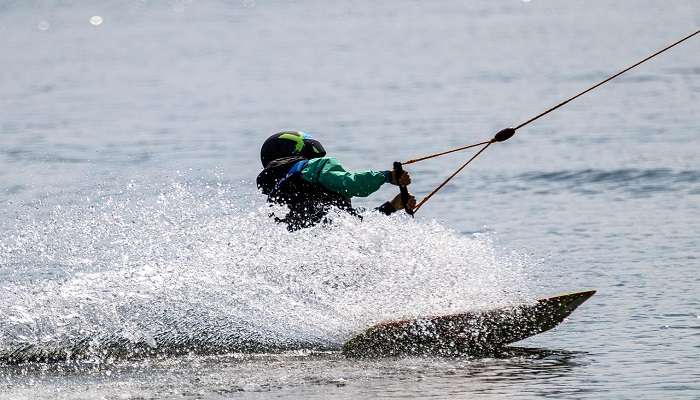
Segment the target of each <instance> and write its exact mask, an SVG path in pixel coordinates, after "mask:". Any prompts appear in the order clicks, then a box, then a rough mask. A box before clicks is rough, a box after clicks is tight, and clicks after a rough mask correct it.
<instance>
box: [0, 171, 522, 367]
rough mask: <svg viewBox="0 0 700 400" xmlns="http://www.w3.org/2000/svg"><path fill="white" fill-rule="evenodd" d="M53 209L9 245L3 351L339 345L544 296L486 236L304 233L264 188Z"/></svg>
mask: <svg viewBox="0 0 700 400" xmlns="http://www.w3.org/2000/svg"><path fill="white" fill-rule="evenodd" d="M158 189H159V190H156V191H155V192H157V193H154V190H153V188H152V187H151V188H148V187H146V186H145V185H144V186H141V185H137V184H134V183H132V184H130V185H129V187H128V188H127V189H125V191H124V192H123V193H117V194H111V195H108V194H103V193H95V196H93V198H91V199H85V200H84V201H83V202H81V203H79V204H73V205H70V206H57V205H53V206H39V207H37V208H36V209H34V210H32V211H31V212H29V213H28V214H24V215H22V216H19V217H17V219H16V222H15V224H14V225H13V226H9V227H7V228H6V234H5V235H4V236H3V237H2V238H1V239H0V275H1V276H2V278H3V279H2V283H1V284H0V285H1V289H2V292H3V297H4V298H3V302H2V303H0V315H3V316H4V319H3V320H2V321H1V322H0V357H1V358H3V359H4V360H5V361H6V362H7V361H10V362H22V361H28V360H48V359H63V358H67V357H79V358H86V357H87V358H93V359H96V360H98V361H99V360H104V359H106V358H112V357H133V356H138V355H140V354H142V353H166V354H169V353H183V352H202V353H219V352H226V351H256V352H257V351H276V350H288V349H300V348H315V349H337V348H339V347H340V346H341V345H342V343H343V342H344V341H345V340H347V339H348V338H349V337H350V336H351V335H352V334H353V333H355V332H357V331H360V330H362V329H364V328H366V327H367V326H369V325H370V324H373V323H375V322H377V321H380V320H383V319H392V318H399V317H410V316H418V315H430V314H440V313H447V312H457V311H464V310H468V309H475V308H487V307H495V306H499V305H508V304H515V303H521V302H524V301H527V300H529V299H531V298H532V296H531V295H530V293H529V287H528V279H527V270H526V267H527V260H526V258H524V257H523V256H521V255H517V254H501V253H503V252H500V251H498V250H497V249H496V247H495V246H494V244H493V243H492V238H490V237H488V236H486V235H473V236H465V235H463V234H459V233H456V232H454V231H452V230H450V229H449V228H447V227H445V226H443V225H440V224H439V223H437V222H434V221H433V222H426V221H421V220H420V219H417V220H413V219H410V218H407V217H406V216H405V215H395V216H392V217H389V218H387V217H385V216H382V215H378V214H374V213H368V214H367V215H366V216H365V218H364V220H362V221H360V220H358V219H357V218H354V217H352V216H348V215H340V214H336V215H333V220H334V222H333V224H332V225H326V226H316V227H313V228H311V229H307V230H303V231H300V232H295V233H290V232H288V231H287V230H286V229H285V227H284V226H281V225H278V224H276V223H275V222H273V221H272V220H271V219H270V218H268V214H269V212H270V208H269V207H267V206H266V205H265V204H264V203H263V201H262V196H260V195H258V194H257V193H255V192H254V190H253V189H252V187H251V186H250V185H245V184H237V185H228V184H223V183H220V182H218V183H201V182H195V183H191V182H190V183H187V182H186V179H179V180H178V181H177V182H172V183H171V184H169V185H167V186H163V187H160V188H158Z"/></svg>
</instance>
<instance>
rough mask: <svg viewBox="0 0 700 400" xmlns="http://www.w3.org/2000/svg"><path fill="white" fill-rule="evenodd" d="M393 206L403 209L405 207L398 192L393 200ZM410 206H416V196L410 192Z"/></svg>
mask: <svg viewBox="0 0 700 400" xmlns="http://www.w3.org/2000/svg"><path fill="white" fill-rule="evenodd" d="M391 206H392V207H394V209H395V210H397V211H398V210H403V209H404V204H403V202H402V201H401V195H400V194H397V195H396V197H394V199H393V200H391ZM408 208H409V209H411V210H413V209H414V208H416V198H415V197H413V195H412V194H410V193H409V194H408Z"/></svg>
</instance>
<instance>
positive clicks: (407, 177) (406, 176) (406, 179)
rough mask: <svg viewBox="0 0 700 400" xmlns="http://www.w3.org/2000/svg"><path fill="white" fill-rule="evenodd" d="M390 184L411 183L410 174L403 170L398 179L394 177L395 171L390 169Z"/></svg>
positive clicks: (406, 184)
mask: <svg viewBox="0 0 700 400" xmlns="http://www.w3.org/2000/svg"><path fill="white" fill-rule="evenodd" d="M391 184H392V185H396V186H408V185H410V184H411V175H409V174H408V172H406V171H403V174H402V175H401V177H399V179H398V180H397V179H396V171H391Z"/></svg>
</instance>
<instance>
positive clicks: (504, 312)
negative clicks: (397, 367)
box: [343, 290, 596, 357]
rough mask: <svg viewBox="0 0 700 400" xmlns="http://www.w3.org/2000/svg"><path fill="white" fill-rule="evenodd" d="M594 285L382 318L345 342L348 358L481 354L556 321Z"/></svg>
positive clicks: (581, 301) (552, 326) (584, 296)
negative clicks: (497, 304)
mask: <svg viewBox="0 0 700 400" xmlns="http://www.w3.org/2000/svg"><path fill="white" fill-rule="evenodd" d="M595 292H596V291H595V290H590V291H584V292H576V293H570V294H565V295H561V296H556V297H549V298H545V299H540V300H537V302H534V303H532V304H524V305H518V306H512V307H504V308H497V309H493V310H488V311H479V312H467V313H460V314H450V315H441V316H434V317H421V318H415V319H405V320H397V321H384V322H380V323H379V324H377V325H374V326H372V327H370V328H368V329H367V330H365V331H364V332H362V333H360V334H358V335H356V336H354V337H353V338H351V339H350V340H348V341H347V342H346V343H345V344H344V345H343V354H344V355H346V356H348V357H386V356H397V355H426V354H429V355H438V356H449V355H479V354H488V353H491V352H494V351H497V350H498V349H500V348H503V347H504V346H506V345H507V344H509V343H514V342H518V341H520V340H523V339H525V338H528V337H530V336H533V335H537V334H538V333H542V332H545V331H548V330H550V329H552V328H554V327H555V326H557V325H559V324H560V323H561V322H562V321H564V319H565V318H566V317H568V316H569V315H570V314H571V313H572V312H573V311H574V310H575V309H576V308H577V307H578V306H580V305H581V304H583V302H585V301H586V300H588V299H589V298H590V297H591V296H593V295H594V294H595Z"/></svg>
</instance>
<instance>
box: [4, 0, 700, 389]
mask: <svg viewBox="0 0 700 400" xmlns="http://www.w3.org/2000/svg"><path fill="white" fill-rule="evenodd" d="M93 16H100V17H101V18H100V19H97V18H92V19H91V17H93ZM698 27H700V4H699V3H698V2H697V1H670V2H657V1H614V2H613V1H587V2H585V3H584V2H557V1H538V0H535V1H531V2H522V1H499V2H489V1H480V2H469V3H468V4H463V2H458V1H439V2H425V3H424V2H390V1H387V2H379V3H378V2H354V1H353V2H343V3H342V4H341V3H340V2H336V3H333V4H329V3H328V2H312V1H309V2H301V3H289V2H254V1H210V2H199V1H168V2H147V1H125V2H111V3H107V2H104V3H101V2H90V3H87V2H77V1H75V2H74V1H63V2H58V1H56V2H53V1H37V2H19V1H17V2H15V1H8V2H3V3H2V4H1V5H0V43H1V44H2V48H3V51H2V53H1V55H0V57H1V59H2V68H1V69H0V82H1V83H0V110H2V112H1V114H0V115H1V116H0V124H1V125H0V202H1V203H2V208H0V228H2V237H0V295H2V297H3V304H2V305H1V306H0V311H1V312H2V315H3V318H2V321H0V355H3V356H6V355H7V354H8V352H11V351H16V350H17V349H22V348H24V349H28V350H26V352H25V353H22V354H31V352H32V351H35V350H34V349H40V348H48V347H51V346H53V347H54V348H58V349H59V350H60V351H68V350H70V349H72V348H71V347H70V343H75V341H76V340H78V341H79V340H88V341H91V342H90V343H91V349H92V350H93V351H94V352H95V354H94V357H92V358H91V359H89V360H87V361H83V362H78V363H59V364H51V365H49V364H31V363H30V364H25V365H20V366H11V365H7V364H3V365H0V398H8V399H9V398H83V397H87V398H123V397H126V398H137V397H143V398H154V397H168V396H172V397H184V398H225V397H244V398H245V397H250V398H257V397H268V396H276V397H281V398H300V397H305V398H312V397H317V398H324V397H330V396H333V397H339V398H357V397H367V398H370V397H427V396H434V397H448V396H454V397H463V398H471V397H478V396H482V397H484V398H502V397H506V396H508V397H511V398H530V397H537V396H544V397H553V398H591V399H594V398H686V399H695V398H700V384H699V383H698V382H700V295H699V294H698V290H699V289H700V273H698V265H699V263H700V261H699V260H700V251H699V250H698V248H699V247H700V228H699V226H700V225H699V222H700V157H698V152H699V151H700V136H698V134H699V133H700V122H699V121H698V115H700V56H699V54H700V40H699V39H694V40H693V41H690V42H687V43H686V44H683V45H682V46H680V47H678V48H676V49H674V50H672V51H671V52H669V53H667V54H665V55H664V56H662V57H661V58H659V59H656V60H654V61H652V62H650V63H649V64H646V65H644V66H642V67H641V68H639V69H638V70H635V71H633V72H632V73H630V74H628V75H626V76H624V77H622V78H621V79H619V80H617V81H615V82H614V83H611V84H609V85H606V86H604V87H602V88H600V89H598V90H597V91H595V92H593V93H590V94H588V95H586V96H585V97H583V98H581V99H578V100H576V101H575V102H573V103H571V104H570V105H568V106H567V107H566V108H564V109H562V110H560V111H557V112H556V113H554V114H551V115H550V116H547V117H546V118H544V119H542V120H540V121H537V122H536V123H534V124H532V125H530V126H528V127H527V128H525V129H523V130H522V131H521V132H520V133H519V134H518V135H517V136H516V137H514V138H513V139H511V140H510V141H508V142H506V143H504V144H499V145H497V146H493V148H490V149H489V150H488V151H487V152H486V153H484V154H483V156H482V157H481V158H479V159H478V160H477V161H476V162H475V163H474V165H473V166H470V167H469V168H468V169H467V170H465V171H464V172H463V173H462V175H460V176H459V177H458V178H456V180H455V181H454V183H451V185H450V186H449V187H447V188H446V189H445V190H444V191H442V192H441V193H440V194H439V195H437V196H436V197H435V198H434V199H432V200H431V201H430V202H429V203H427V205H426V206H425V208H424V209H422V210H421V212H420V213H419V215H418V217H417V218H416V221H409V220H408V219H406V218H403V217H401V216H399V217H397V218H392V219H386V218H381V217H372V218H368V220H367V221H366V222H365V223H364V224H357V223H355V222H353V221H347V220H343V221H341V223H339V224H337V225H338V226H337V227H334V228H333V229H332V230H329V229H325V230H324V229H320V230H314V231H312V232H303V233H300V234H298V235H287V234H286V233H285V232H284V231H283V230H280V229H278V228H277V227H275V226H274V224H272V223H270V222H269V221H268V220H267V218H266V217H265V210H264V208H261V207H262V204H263V201H262V199H261V198H260V196H258V195H257V194H256V193H255V188H254V186H253V183H252V182H253V180H254V177H255V175H256V174H257V172H258V170H259V161H258V149H259V145H260V143H261V142H262V140H264V138H266V137H267V136H268V135H269V134H271V133H273V132H275V131H278V130H281V129H302V130H305V131H308V132H311V133H313V134H314V135H315V136H316V137H317V138H318V139H320V140H321V141H322V142H323V143H324V144H325V146H326V148H327V150H328V151H329V152H330V153H331V154H332V155H334V156H336V157H337V158H339V159H340V160H342V161H343V163H344V165H346V166H347V167H348V168H350V169H363V168H372V169H387V168H388V167H390V165H391V162H392V161H394V160H397V159H399V160H401V159H408V158H412V157H414V156H419V155H422V154H425V153H427V152H433V151H440V150H443V149H446V148H448V147H451V146H457V145H462V144H466V143H471V142H477V141H481V140H484V139H486V138H488V137H490V136H491V135H492V134H493V132H495V131H497V130H498V129H500V128H502V127H504V126H507V125H515V124H517V123H520V122H521V121H524V120H526V119H528V118H529V117H530V116H532V115H534V114H536V113H538V112H540V111H541V110H543V109H544V108H546V107H549V106H550V105H552V104H555V103H556V102H558V101H560V100H562V99H564V98H566V97H567V96H570V95H572V94H573V93H575V92H577V91H578V90H581V89H582V88H585V87H586V86H588V85H590V84H592V83H594V82H596V81H598V80H601V79H603V78H604V77H605V76H606V75H608V74H610V73H612V72H615V71H616V70H618V69H620V68H621V67H624V66H626V65H628V64H630V63H632V62H634V61H636V60H638V59H641V58H642V57H645V56H646V55H648V54H649V53H651V52H652V51H654V50H656V49H659V48H661V47H663V46H664V45H665V44H667V43H670V42H671V41H674V40H676V39H678V38H680V37H681V36H683V35H685V34H688V33H690V32H692V31H694V30H697V29H698ZM465 157H467V154H462V155H455V156H449V157H444V158H441V159H437V160H431V161H426V162H425V163H424V164H416V165H415V167H414V168H411V169H410V171H411V173H412V174H413V177H414V182H415V183H414V185H413V186H412V190H413V191H414V192H415V193H416V194H417V195H422V194H425V193H427V192H428V191H429V190H431V189H432V188H433V187H434V186H435V185H436V184H437V183H438V182H439V181H440V180H441V179H443V177H444V176H446V175H447V174H449V173H450V172H451V171H452V170H453V169H454V168H456V166H458V165H459V164H460V162H462V161H463V160H464V159H465ZM394 191H395V190H394V189H393V188H386V189H382V190H381V191H380V192H379V193H378V194H376V195H374V196H373V197H371V198H370V199H369V200H364V199H362V200H360V201H358V202H357V203H358V204H360V205H364V206H371V205H374V204H379V203H381V202H383V201H384V200H386V199H388V198H390V197H391V196H393V195H394ZM395 235H404V240H405V247H399V248H397V246H395V244H396V243H397V242H400V241H399V240H397V239H395ZM329 282H331V283H330V284H329ZM336 282H340V283H342V285H340V286H338V285H333V283H336ZM339 287H340V289H339ZM588 288H596V289H598V290H599V292H598V294H597V295H596V296H595V297H594V298H593V299H591V300H590V302H589V303H587V304H585V305H584V306H582V308H581V309H580V310H578V311H577V312H576V313H575V314H574V315H573V316H572V317H571V318H570V320H569V321H568V323H566V324H564V325H563V326H561V327H559V328H558V329H556V330H555V331H553V332H551V333H547V334H543V335H540V336H538V337H536V338H532V339H530V340H528V341H526V342H523V343H521V344H520V345H522V346H525V347H528V348H531V349H539V350H518V351H515V350H514V351H513V353H512V354H506V355H503V356H502V357H496V358H488V359H472V358H468V357H465V358H458V359H440V358H438V359H435V358H429V357H428V358H399V359H387V360H365V361H357V360H347V359H344V358H343V357H342V356H341V355H340V354H339V353H338V352H337V351H335V350H334V349H337V348H338V347H339V346H340V344H342V342H343V341H344V340H345V339H347V337H349V335H351V334H352V333H353V332H356V331H357V330H359V329H361V328H362V327H364V326H367V325H369V324H370V323H372V322H376V321H378V320H381V319H383V318H388V317H391V316H397V317H398V316H410V315H421V314H430V313H440V312H448V311H454V310H459V309H465V308H472V307H485V306H488V305H493V304H499V303H503V304H510V303H512V302H517V301H522V300H523V299H524V298H527V299H532V298H535V297H542V296H548V295H552V294H556V293H560V292H566V291H571V290H579V289H588ZM106 334H115V335H116V336H118V337H122V338H126V340H127V341H129V342H130V343H146V344H147V345H148V346H150V347H152V348H159V346H160V348H162V347H166V348H167V346H170V345H173V343H180V342H182V341H185V342H187V341H188V340H189V341H193V342H192V343H195V344H197V345H200V344H202V343H205V344H207V345H210V346H213V347H214V348H216V346H220V347H221V348H222V349H223V348H225V347H226V346H227V345H230V344H231V343H234V344H235V343H238V341H241V340H249V339H250V340H253V341H256V342H260V343H263V344H266V345H269V346H270V348H274V349H277V350H276V351H269V352H265V353H264V354H249V353H235V354H227V355H218V356H202V355H195V354H192V355H188V356H180V357H174V356H160V357H150V358H146V359H143V360H127V359H123V358H119V357H110V356H109V355H107V356H104V357H101V356H100V350H101V349H103V348H104V344H103V342H101V339H100V338H103V337H105V336H104V335H106ZM251 338H252V339H251ZM101 346H102V347H101ZM308 348H316V349H318V348H321V349H325V350H328V351H320V352H312V351H308V350H305V349H308ZM127 350H128V349H127ZM279 350H281V352H279Z"/></svg>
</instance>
